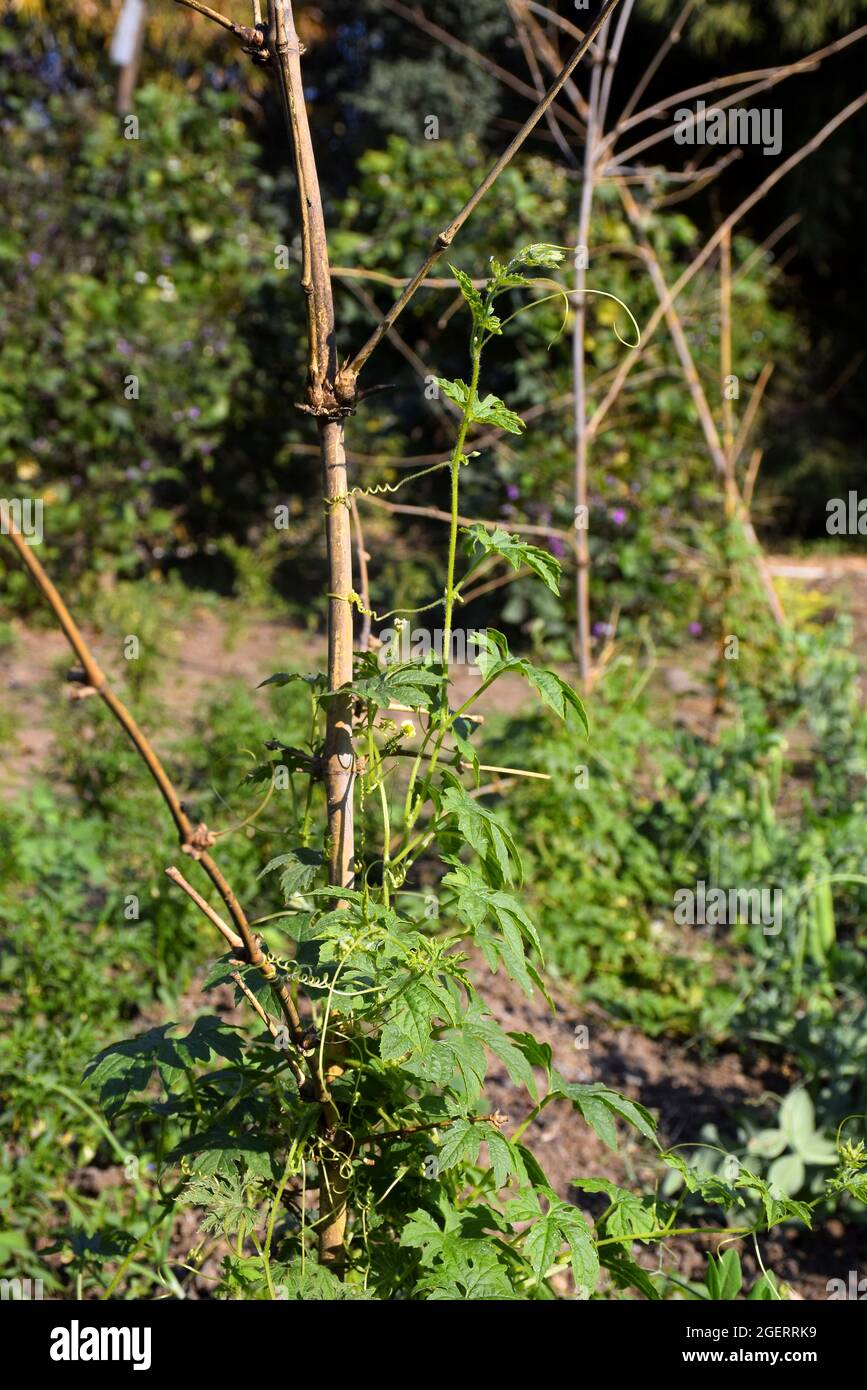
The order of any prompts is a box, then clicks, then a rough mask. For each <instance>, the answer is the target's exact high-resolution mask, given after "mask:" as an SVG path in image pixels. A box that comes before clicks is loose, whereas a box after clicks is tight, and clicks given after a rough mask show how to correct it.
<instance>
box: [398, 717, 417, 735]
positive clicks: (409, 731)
mask: <svg viewBox="0 0 867 1390" xmlns="http://www.w3.org/2000/svg"><path fill="white" fill-rule="evenodd" d="M400 732H401V733H402V734H403V736H404V738H412V736H413V734H414V733H415V725H414V724H413V722H412V720H411V719H402V720H401V724H400Z"/></svg>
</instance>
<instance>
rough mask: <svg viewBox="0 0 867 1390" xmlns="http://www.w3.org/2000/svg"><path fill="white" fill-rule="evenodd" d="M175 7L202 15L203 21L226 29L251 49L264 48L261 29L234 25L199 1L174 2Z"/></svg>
mask: <svg viewBox="0 0 867 1390" xmlns="http://www.w3.org/2000/svg"><path fill="white" fill-rule="evenodd" d="M175 4H176V5H183V6H184V8H185V9H188V10H195V12H196V14H200V15H204V17H205V19H210V20H212V21H213V23H214V24H219V26H220V28H221V29H228V31H229V33H230V34H234V35H235V36H236V37H237V38H239V39H242V40H243V41H244V43H246V44H249V45H250V46H251V47H252V48H259V49H262V50H264V48H265V35H264V34H263V33H262V31H261V29H251V28H250V26H249V25H248V24H236V23H235V22H234V20H232V19H227V18H226V16H225V15H224V14H219V13H218V11H217V10H212V9H211V8H210V7H209V6H208V5H202V4H200V3H199V0H175Z"/></svg>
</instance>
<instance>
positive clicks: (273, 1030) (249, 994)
mask: <svg viewBox="0 0 867 1390" xmlns="http://www.w3.org/2000/svg"><path fill="white" fill-rule="evenodd" d="M230 973H231V977H232V979H233V980H234V982H235V984H236V985H237V986H238V989H239V990H240V991H241V993H242V994H243V996H244V998H245V999H246V1001H247V1003H248V1004H249V1005H250V1008H251V1009H252V1010H253V1012H254V1013H255V1014H258V1015H259V1017H260V1018H261V1020H262V1022H263V1023H264V1025H265V1027H266V1028H267V1029H268V1032H269V1033H270V1034H271V1037H272V1038H276V1036H277V1033H278V1032H279V1029H278V1028H277V1025H276V1023H275V1022H274V1020H273V1019H272V1018H270V1017H269V1015H268V1014H266V1012H265V1010H264V1009H263V1008H262V1005H261V1004H260V1003H259V1000H258V999H257V998H256V996H255V994H254V993H253V991H252V990H251V989H250V988H249V986H248V985H245V984H244V981H243V979H242V977H241V975H240V973H239V971H237V970H232V971H231V972H230ZM302 1075H303V1073H302ZM296 1079H297V1078H296Z"/></svg>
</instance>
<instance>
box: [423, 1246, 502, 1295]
mask: <svg viewBox="0 0 867 1390" xmlns="http://www.w3.org/2000/svg"><path fill="white" fill-rule="evenodd" d="M418 1289H419V1291H420V1292H422V1293H426V1294H427V1296H428V1297H429V1298H431V1299H447V1300H450V1301H454V1300H460V1301H463V1300H466V1299H480V1300H485V1301H486V1302H495V1301H500V1300H502V1299H514V1298H516V1297H517V1295H516V1293H515V1291H514V1289H513V1287H512V1282H511V1280H510V1278H509V1274H508V1270H507V1269H506V1267H505V1266H504V1265H503V1264H502V1263H501V1261H500V1258H499V1253H498V1250H497V1247H496V1246H495V1245H494V1244H493V1242H492V1241H489V1240H461V1239H460V1238H459V1237H457V1236H450V1237H449V1239H448V1241H447V1242H446V1243H445V1246H444V1250H443V1257H442V1263H441V1264H440V1265H438V1266H436V1267H435V1268H434V1269H432V1270H431V1271H430V1272H429V1273H428V1274H425V1275H424V1276H423V1277H422V1279H421V1280H420V1281H419V1284H418Z"/></svg>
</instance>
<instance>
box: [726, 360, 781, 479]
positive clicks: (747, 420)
mask: <svg viewBox="0 0 867 1390" xmlns="http://www.w3.org/2000/svg"><path fill="white" fill-rule="evenodd" d="M773 374H774V364H773V362H766V363H765V365H764V366H763V367H762V370H761V371H760V373H759V379H758V381H757V382H756V384H755V386H754V387H753V389H752V392H751V394H750V399H749V402H748V404H747V408H746V410H745V411H744V418H743V420H742V421H741V423H740V427H739V429H738V432H737V436H736V438H735V441H734V444H733V446H732V468H734V467H735V465H736V464H737V462H738V460H739V458H740V456H741V454H742V453H743V451H744V449H745V447H746V443H747V440H748V439H749V437H750V432H751V430H752V428H753V424H754V423H755V418H756V415H757V414H758V409H759V406H760V405H761V403H762V397H763V396H764V394H765V391H766V389H767V385H768V382H769V381H770V379H771V377H772V376H773Z"/></svg>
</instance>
